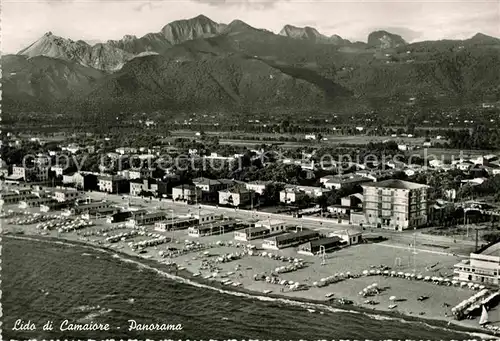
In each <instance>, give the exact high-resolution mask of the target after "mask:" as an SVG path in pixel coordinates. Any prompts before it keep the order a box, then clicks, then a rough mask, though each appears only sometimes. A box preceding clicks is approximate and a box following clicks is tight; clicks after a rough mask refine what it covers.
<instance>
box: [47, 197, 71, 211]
mask: <svg viewBox="0 0 500 341" xmlns="http://www.w3.org/2000/svg"><path fill="white" fill-rule="evenodd" d="M66 207H68V203H67V202H58V201H55V200H51V201H49V202H46V203H44V204H41V205H40V212H49V211H57V210H62V209H64V208H66Z"/></svg>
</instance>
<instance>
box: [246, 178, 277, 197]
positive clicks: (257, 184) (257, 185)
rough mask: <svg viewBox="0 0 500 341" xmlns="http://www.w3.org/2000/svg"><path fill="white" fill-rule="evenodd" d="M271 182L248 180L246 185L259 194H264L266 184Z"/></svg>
mask: <svg viewBox="0 0 500 341" xmlns="http://www.w3.org/2000/svg"><path fill="white" fill-rule="evenodd" d="M270 183H271V181H262V180H257V181H251V182H247V183H246V184H245V186H246V188H247V189H248V190H249V191H253V192H254V193H256V194H258V195H263V194H264V192H265V190H266V186H267V185H269V184H270Z"/></svg>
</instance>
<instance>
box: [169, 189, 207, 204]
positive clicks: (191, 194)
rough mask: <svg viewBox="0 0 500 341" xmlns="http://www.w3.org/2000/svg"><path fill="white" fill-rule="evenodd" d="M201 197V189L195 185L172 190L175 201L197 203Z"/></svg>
mask: <svg viewBox="0 0 500 341" xmlns="http://www.w3.org/2000/svg"><path fill="white" fill-rule="evenodd" d="M200 197H201V189H200V188H198V187H196V186H194V185H180V186H176V187H173V188H172V199H173V200H175V201H186V202H197V201H198V199H199V198H200Z"/></svg>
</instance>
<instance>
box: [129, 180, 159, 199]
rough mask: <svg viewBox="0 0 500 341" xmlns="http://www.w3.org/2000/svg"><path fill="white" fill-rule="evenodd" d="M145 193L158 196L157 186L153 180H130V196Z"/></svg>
mask: <svg viewBox="0 0 500 341" xmlns="http://www.w3.org/2000/svg"><path fill="white" fill-rule="evenodd" d="M145 193H149V194H150V195H154V196H156V195H157V194H158V184H157V183H156V180H155V179H134V180H130V195H131V196H140V195H143V194H145Z"/></svg>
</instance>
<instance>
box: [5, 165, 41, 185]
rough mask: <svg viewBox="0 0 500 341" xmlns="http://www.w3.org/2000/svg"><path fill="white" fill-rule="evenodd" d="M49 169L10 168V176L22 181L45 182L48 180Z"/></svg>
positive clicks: (38, 167) (34, 167)
mask: <svg viewBox="0 0 500 341" xmlns="http://www.w3.org/2000/svg"><path fill="white" fill-rule="evenodd" d="M49 169H50V168H49V167H47V166H32V167H26V166H17V165H14V166H13V167H12V176H13V178H16V179H22V180H24V181H47V180H48V179H49Z"/></svg>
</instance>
